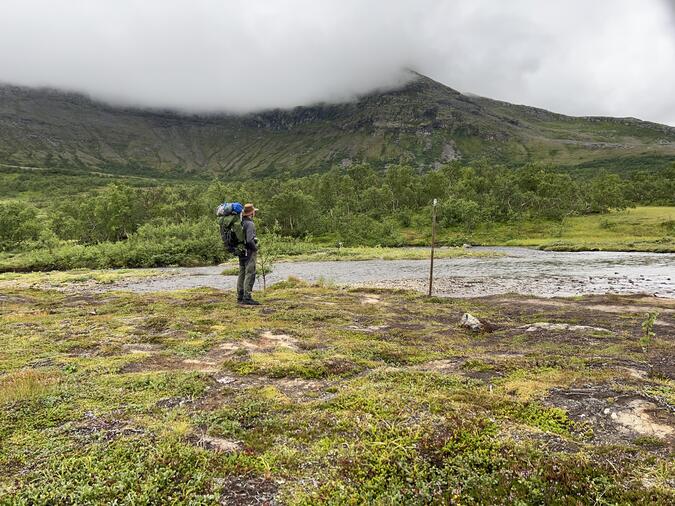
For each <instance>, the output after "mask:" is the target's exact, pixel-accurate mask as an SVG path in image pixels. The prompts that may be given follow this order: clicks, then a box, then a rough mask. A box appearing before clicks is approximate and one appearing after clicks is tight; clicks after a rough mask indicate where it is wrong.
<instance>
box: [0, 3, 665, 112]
mask: <svg viewBox="0 0 675 506" xmlns="http://www.w3.org/2000/svg"><path fill="white" fill-rule="evenodd" d="M1 12H2V15H1V16H0V81H4V82H8V83H15V84H23V85H31V86H38V85H48V86H54V87H59V88H64V89H70V90H77V91H84V92H87V93H89V94H91V95H92V96H94V97H97V98H101V99H104V100H108V101H112V102H117V103H125V104H132V105H147V106H155V107H171V108H178V109H185V110H193V111H211V110H220V111H236V112H243V111H249V110H253V109H261V108H268V107H290V106H295V105H302V104H309V103H313V102H317V101H339V100H345V99H349V98H351V97H353V96H354V95H357V94H360V93H364V92H367V91H370V90H372V89H374V88H377V87H388V86H391V85H393V84H395V83H397V82H400V80H401V79H402V75H403V74H402V72H401V70H402V69H403V68H405V67H410V68H413V69H415V70H417V71H419V72H421V73H423V74H427V75H429V76H431V77H433V78H434V79H437V80H439V81H441V82H443V83H445V84H447V85H449V86H451V87H453V88H456V89H459V90H460V91H466V92H472V93H477V94H480V95H484V96H489V97H492V98H497V99H501V100H507V101H510V102H516V103H523V104H528V105H534V106H539V107H544V108H547V109H551V110H554V111H557V112H563V113H567V114H576V115H589V114H594V115H612V116H636V117H639V118H642V119H649V120H652V121H658V122H663V123H669V124H671V125H675V93H674V92H673V90H675V1H673V0H593V1H588V0H584V1H582V0H558V1H555V0H546V1H544V0H509V1H504V0H410V1H404V0H286V1H283V0H276V1H272V0H269V1H263V0H259V1H255V0H185V1H178V0H142V1H141V0H139V1H132V0H115V1H110V0H3V2H2V9H1Z"/></svg>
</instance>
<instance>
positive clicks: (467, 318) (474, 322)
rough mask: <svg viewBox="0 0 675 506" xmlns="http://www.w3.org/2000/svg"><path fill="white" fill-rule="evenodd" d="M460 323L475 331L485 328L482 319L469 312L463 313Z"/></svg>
mask: <svg viewBox="0 0 675 506" xmlns="http://www.w3.org/2000/svg"><path fill="white" fill-rule="evenodd" d="M460 325H461V326H462V327H466V328H468V329H471V330H473V331H474V332H477V331H479V330H483V324H482V323H481V321H480V320H479V319H478V318H476V317H475V316H473V315H472V314H469V313H464V314H463V315H462V320H461V321H460Z"/></svg>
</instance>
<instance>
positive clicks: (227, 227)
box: [216, 202, 246, 256]
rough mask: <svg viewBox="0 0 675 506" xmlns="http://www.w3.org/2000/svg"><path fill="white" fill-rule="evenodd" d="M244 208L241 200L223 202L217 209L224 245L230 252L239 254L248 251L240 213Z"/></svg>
mask: <svg viewBox="0 0 675 506" xmlns="http://www.w3.org/2000/svg"><path fill="white" fill-rule="evenodd" d="M242 209H243V207H242V205H241V204H240V203H239V202H234V203H232V204H227V203H225V204H221V205H219V206H218V208H217V209H216V216H217V217H218V226H219V228H220V237H221V239H222V240H223V245H224V246H225V249H226V250H227V251H228V252H229V253H230V254H232V255H237V256H239V255H243V254H244V253H245V252H246V237H245V235H244V227H242V224H241V214H240V213H241V210H242Z"/></svg>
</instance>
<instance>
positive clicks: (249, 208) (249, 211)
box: [242, 204, 257, 218]
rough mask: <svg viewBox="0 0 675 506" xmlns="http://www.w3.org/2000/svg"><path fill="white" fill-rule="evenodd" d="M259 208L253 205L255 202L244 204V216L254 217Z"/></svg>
mask: <svg viewBox="0 0 675 506" xmlns="http://www.w3.org/2000/svg"><path fill="white" fill-rule="evenodd" d="M256 211H257V209H256V208H255V207H254V206H253V204H246V205H245V206H244V212H243V213H242V216H248V217H249V218H253V217H254V216H255V212H256Z"/></svg>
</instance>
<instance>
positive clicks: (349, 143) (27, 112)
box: [0, 74, 675, 176]
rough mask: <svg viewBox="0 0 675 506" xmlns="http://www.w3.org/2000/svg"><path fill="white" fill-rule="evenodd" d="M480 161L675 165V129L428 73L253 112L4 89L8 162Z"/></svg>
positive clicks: (239, 165) (200, 167)
mask: <svg viewBox="0 0 675 506" xmlns="http://www.w3.org/2000/svg"><path fill="white" fill-rule="evenodd" d="M478 159H481V160H488V161H491V162H494V163H503V164H523V163H528V162H542V163H551V164H556V165H562V166H579V165H583V164H585V163H587V164H597V163H598V162H601V161H603V160H604V161H606V162H607V163H609V164H611V162H612V160H613V159H617V160H624V159H632V160H634V161H635V162H636V163H638V164H639V163H640V160H641V159H649V160H651V161H652V162H653V160H661V159H662V160H663V162H664V163H669V162H670V161H672V160H675V128H674V127H670V126H668V125H661V124H658V123H652V122H647V121H642V120H639V119H636V118H612V117H601V116H584V117H575V116H566V115H563V114H560V113H555V112H551V111H547V110H545V109H541V108H536V107H531V106H527V105H515V104H510V103H508V102H504V101H499V100H493V99H490V98H486V97H479V96H475V95H466V94H462V93H460V92H459V91H457V90H454V89H452V88H450V87H448V86H445V85H444V84H441V83H438V82H436V81H434V80H432V79H430V78H428V77H426V76H422V75H419V74H417V75H416V76H415V78H414V79H412V80H411V81H409V82H408V83H406V84H405V85H403V86H401V87H399V88H396V89H389V90H384V91H383V90H380V91H375V92H371V93H369V94H366V95H363V96H361V97H358V99H356V100H355V101H353V102H347V103H338V104H329V103H322V104H316V105H311V106H299V107H295V108H293V109H272V110H266V111H258V112H252V113H248V114H245V115H234V114H225V113H214V114H186V113H181V112H177V111H170V110H157V109H152V110H150V109H141V108H135V107H117V106H114V105H110V104H106V103H103V102H99V101H96V100H94V99H91V98H89V97H87V96H85V95H81V94H78V93H73V92H61V91H58V90H52V89H33V88H23V87H17V86H0V163H5V164H12V163H14V164H25V165H32V166H45V167H52V166H54V167H58V166H61V167H82V168H90V169H104V170H107V171H110V172H118V171H124V172H129V171H133V170H134V169H138V170H142V169H143V170H148V171H152V172H156V173H158V174H163V173H172V174H176V173H185V174H193V175H194V174H203V175H214V176H219V175H234V174H237V175H244V176H256V175H257V176H263V175H278V174H281V173H290V174H308V173H312V172H317V171H322V170H326V169H327V168H329V167H331V166H334V165H350V164H353V163H358V162H362V161H363V162H368V163H371V164H373V165H375V166H386V165H388V164H392V163H407V164H410V165H413V166H416V167H419V168H420V169H428V168H433V167H435V166H438V165H439V164H442V163H446V162H449V161H452V160H463V161H466V162H471V161H475V160H478ZM603 163H604V162H603ZM650 163H651V162H650Z"/></svg>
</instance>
